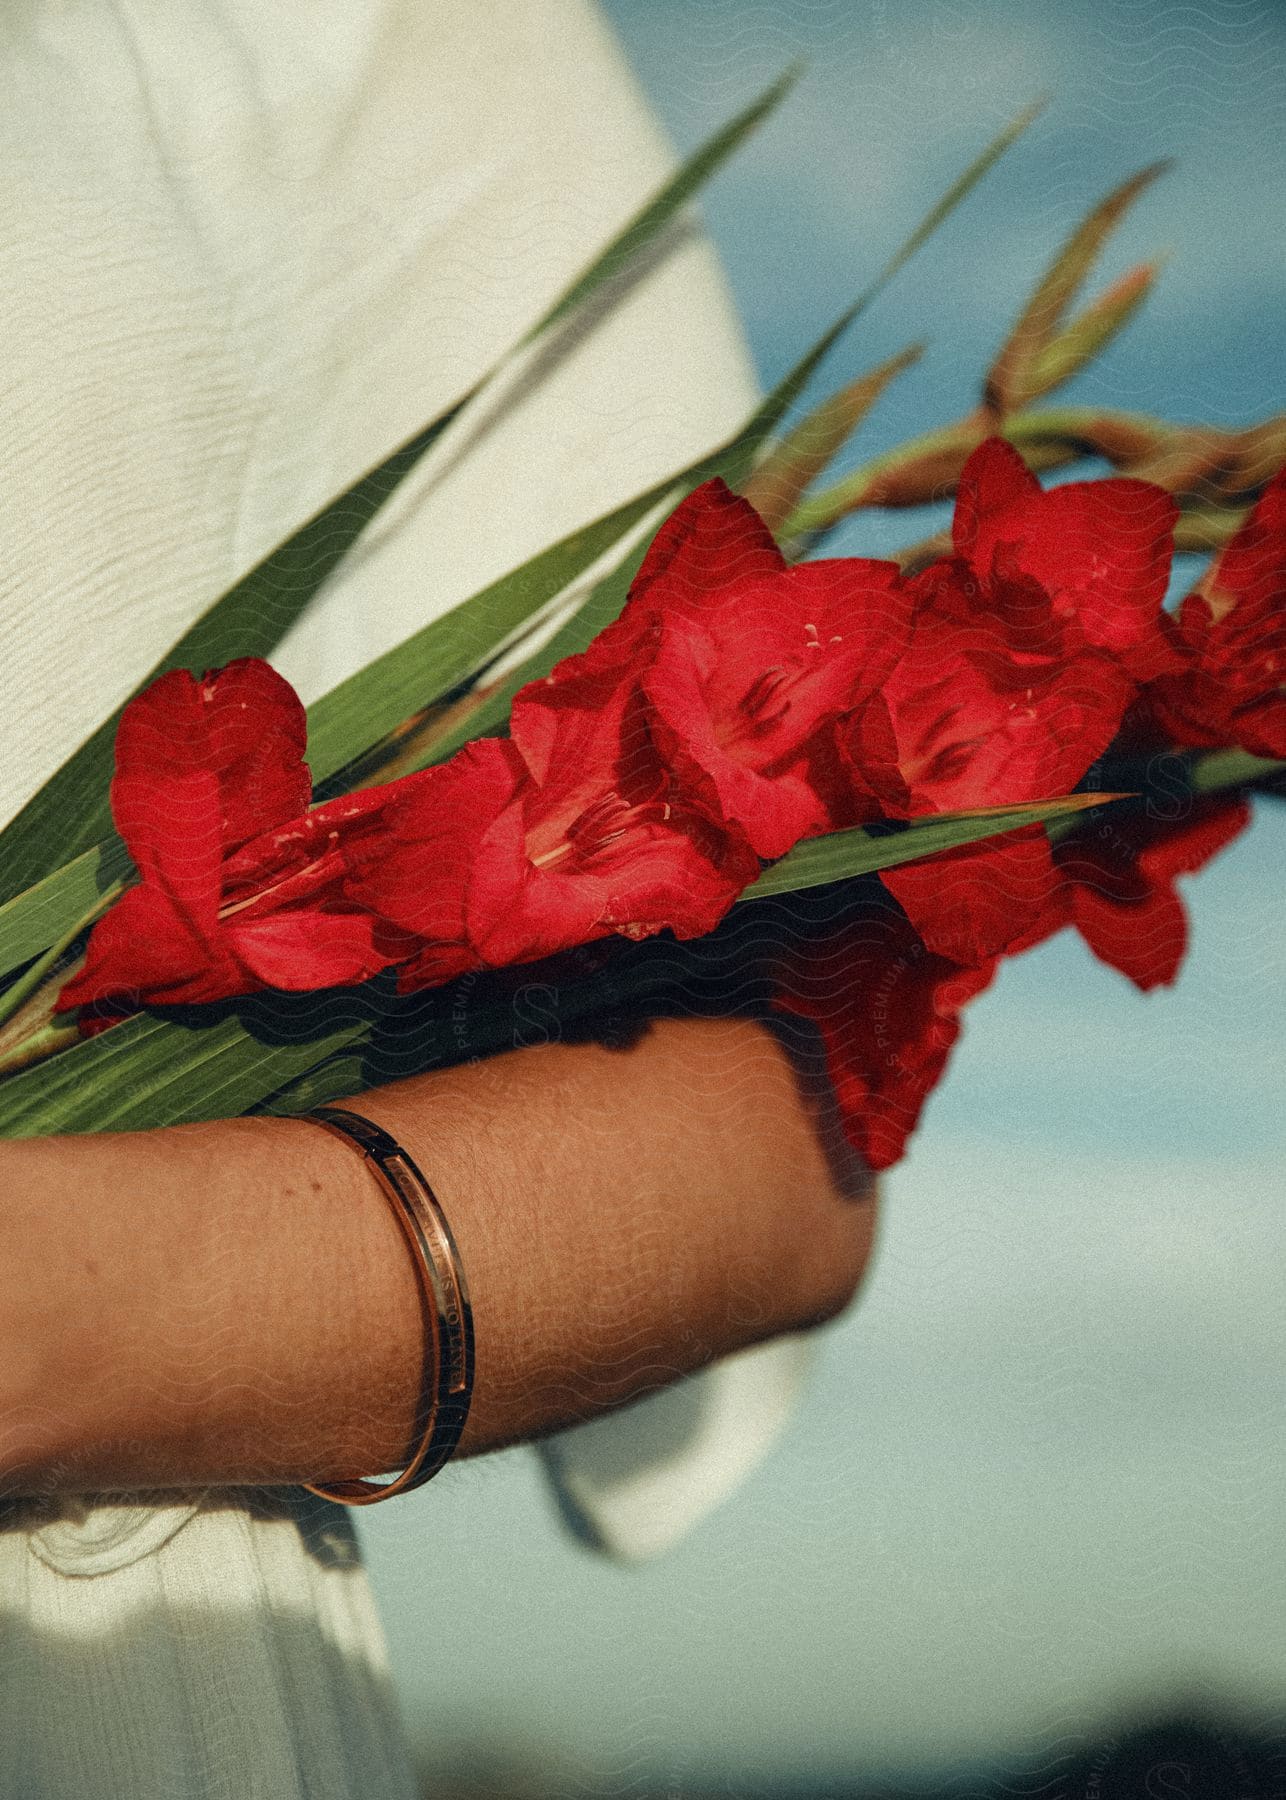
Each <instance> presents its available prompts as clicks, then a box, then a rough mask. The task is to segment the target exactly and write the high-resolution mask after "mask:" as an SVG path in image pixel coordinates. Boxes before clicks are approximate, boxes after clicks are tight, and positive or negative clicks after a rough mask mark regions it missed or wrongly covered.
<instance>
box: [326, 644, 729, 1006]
mask: <svg viewBox="0 0 1286 1800" xmlns="http://www.w3.org/2000/svg"><path fill="white" fill-rule="evenodd" d="M622 635H623V634H618V641H619V638H620V636H622ZM512 733H513V735H512V739H511V740H510V741H508V742H498V741H495V740H486V741H483V742H481V743H478V744H473V745H470V746H469V747H468V748H467V749H466V750H464V751H462V752H461V753H460V754H459V755H458V756H457V757H454V758H453V759H452V761H451V762H450V763H447V764H445V765H444V766H443V767H442V768H441V769H434V770H429V771H427V772H426V775H427V779H426V777H425V776H421V777H415V776H411V777H408V778H407V782H406V784H405V791H404V792H403V794H402V795H401V796H400V797H399V800H398V802H397V803H396V805H395V806H393V807H391V808H390V810H389V813H388V815H387V819H386V834H385V837H384V838H383V839H382V840H381V841H380V843H379V844H378V845H372V846H370V848H369V850H368V851H367V852H366V853H365V854H364V855H363V857H362V859H361V861H360V865H359V866H357V867H356V868H355V871H354V875H353V877H352V878H351V879H350V881H349V884H348V891H349V893H350V894H351V895H352V897H353V898H354V899H355V900H358V901H359V902H360V903H361V904H362V905H364V906H369V907H371V908H373V909H375V910H377V911H379V912H380V913H382V914H383V915H384V916H385V917H386V918H388V919H390V920H392V921H394V922H395V923H396V924H398V925H399V926H402V927H404V928H406V929H408V930H411V931H415V932H417V933H419V934H420V935H421V936H422V937H423V938H425V939H426V940H428V941H427V943H426V947H425V949H424V950H423V952H422V953H421V954H420V955H419V956H417V957H416V958H414V960H413V961H411V962H410V963H408V964H407V966H406V967H405V968H404V969H402V970H400V971H399V974H398V986H399V990H400V991H402V992H410V991H412V990H414V989H416V988H419V987H425V986H431V985H435V984H436V983H438V982H440V981H443V980H447V979H449V978H450V976H451V975H453V974H456V973H459V972H460V971H461V970H463V969H465V968H470V967H481V966H485V967H491V968H500V967H504V966H506V965H508V964H511V963H518V962H531V961H535V960H537V959H538V958H540V957H543V956H550V955H553V954H554V953H556V952H558V951H560V950H568V949H572V948H574V947H575V946H577V945H580V944H586V943H590V942H592V941H594V940H595V939H598V938H601V937H605V936H608V935H610V934H612V933H617V934H620V935H622V936H625V937H630V938H643V937H648V936H651V935H652V934H654V933H656V932H658V931H662V930H666V929H669V930H671V931H673V932H674V933H675V935H676V936H678V937H696V936H700V935H702V934H703V933H705V932H707V931H711V930H713V928H714V926H715V925H717V924H718V922H719V920H720V919H721V918H722V917H723V915H724V913H725V912H726V911H727V910H728V907H729V906H730V905H731V904H732V902H733V900H734V899H735V898H736V897H737V895H738V894H739V893H740V892H741V890H742V888H744V887H745V886H746V885H747V883H748V882H750V881H752V880H753V879H754V877H755V876H756V875H757V874H758V873H759V860H758V858H757V857H756V856H755V855H754V853H753V852H752V851H751V849H750V847H749V845H748V844H746V843H745V841H744V840H743V839H740V838H739V837H737V836H735V835H732V834H730V833H729V832H727V831H726V830H725V829H724V828H723V827H722V826H720V825H719V824H718V823H717V822H716V821H714V820H712V819H711V818H709V817H708V816H707V815H706V814H705V813H704V812H703V811H702V810H701V809H700V808H699V807H697V806H694V805H692V804H691V803H690V801H689V800H688V799H687V798H686V796H685V795H684V794H683V793H682V792H681V791H680V789H679V787H678V786H677V784H676V782H675V780H674V777H673V775H672V773H671V772H670V770H669V769H667V767H666V766H665V764H664V763H663V762H662V761H661V760H660V758H659V756H658V755H657V751H656V747H655V744H654V742H653V740H652V736H651V732H650V729H649V725H648V719H647V713H646V708H645V707H644V705H643V702H642V700H641V697H640V695H639V692H638V689H637V687H636V686H635V685H634V684H633V683H632V682H631V680H630V678H629V674H628V671H627V669H626V668H625V667H623V666H617V665H615V664H613V663H611V662H610V661H609V660H608V658H607V657H606V655H605V654H604V648H603V643H602V639H599V640H597V641H596V643H595V645H594V646H593V647H592V648H591V650H590V651H588V652H586V653H585V655H584V656H580V657H571V658H568V659H567V660H566V661H565V662H564V663H562V664H560V665H559V667H558V668H557V669H556V670H555V671H554V672H553V675H552V676H551V677H550V678H549V679H547V680H546V681H541V682H533V683H532V684H531V685H530V686H529V687H527V688H524V689H523V690H521V692H520V693H519V694H518V695H517V696H516V698H515V701H514V708H513V717H512Z"/></svg>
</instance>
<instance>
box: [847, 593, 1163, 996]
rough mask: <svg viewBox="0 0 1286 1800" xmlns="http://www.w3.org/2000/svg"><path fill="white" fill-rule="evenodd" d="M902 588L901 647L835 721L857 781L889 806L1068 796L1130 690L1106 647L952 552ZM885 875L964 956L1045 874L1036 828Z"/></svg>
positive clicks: (1047, 601) (1024, 919)
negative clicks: (852, 708)
mask: <svg viewBox="0 0 1286 1800" xmlns="http://www.w3.org/2000/svg"><path fill="white" fill-rule="evenodd" d="M910 585H911V588H912V590H913V593H914V595H915V599H916V602H917V611H916V614H915V618H914V622H913V625H912V634H911V643H910V647H909V648H908V650H907V652H906V654H905V655H904V656H903V657H902V658H901V659H900V661H899V662H898V664H897V666H896V668H895V669H894V670H893V672H892V674H891V675H890V676H889V677H888V678H887V679H886V680H885V682H884V683H883V686H882V688H881V690H880V692H879V693H878V694H876V695H875V696H874V697H873V699H872V700H871V702H870V704H869V705H868V706H867V707H866V708H865V709H864V710H863V712H862V713H861V714H860V716H859V717H858V718H857V719H856V720H855V721H854V722H851V723H849V724H847V725H846V726H845V727H844V728H843V729H842V731H841V738H840V742H841V749H842V752H843V754H844V755H845V756H846V757H847V760H848V764H849V768H850V772H851V777H852V781H853V784H854V787H855V789H856V790H857V791H858V792H865V793H867V794H869V795H870V796H871V798H872V800H873V801H874V802H875V803H876V804H877V805H878V806H879V807H880V809H881V810H882V811H883V812H884V813H885V814H887V815H888V816H890V817H893V818H915V817H922V816H925V815H928V814H931V813H935V812H958V811H971V810H976V809H980V808H986V807H990V806H1003V805H1009V804H1011V803H1016V802H1020V801H1026V800H1040V799H1047V798H1050V797H1052V796H1056V795H1059V794H1065V793H1069V792H1070V791H1071V790H1072V789H1073V788H1074V787H1075V786H1076V784H1077V782H1078V781H1079V780H1080V779H1081V777H1082V776H1083V775H1084V774H1085V771H1086V770H1087V769H1088V768H1089V766H1090V764H1091V763H1092V762H1093V761H1094V760H1095V758H1096V757H1098V756H1100V755H1101V754H1102V752H1103V751H1104V750H1105V749H1106V748H1107V746H1108V745H1109V744H1110V743H1111V741H1112V739H1113V737H1114V736H1115V734H1116V731H1117V727H1118V726H1119V724H1120V720H1121V716H1122V714H1123V712H1124V710H1125V706H1126V703H1127V702H1128V700H1129V698H1130V696H1131V694H1132V692H1133V691H1134V690H1133V687H1132V684H1131V683H1130V680H1129V678H1128V676H1127V675H1126V674H1125V672H1124V671H1123V669H1122V668H1121V666H1120V664H1119V663H1118V661H1117V660H1116V658H1115V657H1113V656H1111V655H1109V654H1108V653H1107V652H1106V651H1104V650H1102V649H1099V648H1097V647H1095V646H1094V645H1091V644H1089V643H1087V642H1086V640H1085V638H1084V636H1083V634H1082V633H1081V630H1080V628H1079V626H1078V624H1077V623H1076V620H1075V618H1074V617H1071V616H1069V615H1068V614H1067V613H1066V611H1065V610H1064V609H1063V608H1062V607H1061V606H1060V605H1058V604H1057V603H1056V602H1055V600H1054V599H1053V598H1052V597H1051V596H1050V595H1048V594H1046V593H1045V591H1044V590H1043V589H1042V588H1039V587H1037V586H1035V585H1034V584H1033V583H1030V582H1026V581H1023V582H1018V583H1010V582H1009V581H1002V580H994V581H992V582H990V583H989V584H987V585H984V584H982V583H980V582H979V581H978V579H977V578H976V576H974V575H973V574H972V572H971V571H970V570H969V568H968V566H967V565H966V564H965V563H963V562H962V561H961V560H960V559H959V558H949V559H946V560H944V561H941V562H938V563H935V564H933V565H931V566H930V567H929V568H928V569H926V570H924V572H923V573H922V574H921V575H918V576H916V577H915V579H914V580H913V581H912V582H911V584H910ZM881 879H882V880H883V882H884V885H885V886H886V887H887V888H888V889H889V891H890V893H892V894H893V895H895V897H896V898H897V899H898V900H899V901H900V902H901V904H902V905H903V906H904V907H905V908H906V910H907V912H908V914H909V915H910V917H911V919H912V922H913V923H914V924H915V926H916V928H917V930H918V931H919V932H920V933H921V935H922V936H923V938H924V941H925V943H926V944H927V945H928V947H929V949H930V950H933V951H936V952H937V953H939V954H940V955H943V956H946V957H949V958H951V959H953V960H955V961H958V962H962V963H967V964H969V963H973V962H975V961H978V960H980V959H984V958H986V957H988V956H992V955H995V954H996V953H997V952H998V951H1000V950H1002V949H1004V948H1005V946H1006V945H1007V944H1008V943H1009V942H1010V941H1011V940H1012V939H1013V938H1015V937H1016V936H1019V935H1021V934H1022V933H1023V932H1024V931H1025V930H1027V929H1028V928H1029V927H1030V924H1031V922H1032V920H1033V918H1034V917H1035V916H1036V915H1037V914H1038V913H1039V912H1040V910H1041V909H1042V908H1043V906H1044V905H1045V904H1046V902H1047V900H1048V895H1049V892H1050V889H1051V888H1052V886H1053V884H1054V875H1053V868H1052V865H1051V863H1050V858H1049V847H1048V844H1047V842H1046V840H1045V836H1044V833H1043V831H1041V830H1040V829H1039V828H1029V829H1027V830H1024V831H1021V832H1015V833H1012V834H1010V835H1008V836H1006V837H1005V838H1003V839H1000V840H991V841H989V842H987V843H984V844H979V845H976V846H969V847H968V848H965V849H962V850H958V851H953V852H951V853H950V854H949V855H944V856H938V857H934V858H932V859H931V860H930V861H928V862H925V863H919V864H907V865H904V866H903V867H901V868H897V869H889V870H886V871H885V872H884V873H883V875H882V877H881Z"/></svg>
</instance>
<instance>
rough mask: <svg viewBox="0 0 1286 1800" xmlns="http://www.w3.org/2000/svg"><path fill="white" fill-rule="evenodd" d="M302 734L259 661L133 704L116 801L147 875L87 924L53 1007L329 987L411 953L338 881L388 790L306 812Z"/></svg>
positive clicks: (179, 681) (295, 707)
mask: <svg viewBox="0 0 1286 1800" xmlns="http://www.w3.org/2000/svg"><path fill="white" fill-rule="evenodd" d="M304 734H305V721H304V709H303V707H302V705H301V704H300V702H299V699H298V697H297V695H296V694H295V692H294V690H293V689H292V688H291V686H290V685H289V683H288V682H286V681H284V680H283V679H282V678H281V676H279V675H278V674H276V673H275V672H274V670H273V669H271V668H270V667H269V665H268V664H267V663H265V662H263V661H261V660H260V659H259V658H257V657H242V658H240V659H238V660H237V661H235V662H231V663H229V664H228V665H227V667H226V668H224V669H221V670H217V671H211V672H207V673H206V675H205V676H204V677H203V678H202V679H201V680H199V681H198V680H197V679H196V678H195V677H194V676H192V675H191V674H189V673H188V672H187V671H186V670H183V669H179V670H174V671H172V672H171V673H170V674H167V675H163V676H161V677H159V678H158V679H157V680H156V681H154V682H153V683H152V684H151V686H150V687H148V688H147V689H146V690H145V692H143V693H142V694H139V695H137V696H136V697H135V699H133V700H131V701H130V703H129V704H128V706H126V708H125V710H124V712H123V714H122V716H121V722H120V726H119V728H118V731H117V735H116V773H115V776H114V778H113V780H112V786H111V801H112V814H113V817H114V818H115V821H116V826H117V829H118V830H119V832H120V834H121V836H122V838H123V839H124V840H125V845H126V848H127V849H128V850H129V852H130V855H131V856H132V857H133V859H134V862H135V864H136V865H137V868H138V871H139V874H140V876H141V877H142V880H141V882H140V884H139V885H138V886H136V887H132V888H129V889H127V890H126V892H125V893H124V894H123V895H122V896H121V898H120V899H119V900H118V901H117V902H116V904H115V905H114V906H113V907H112V909H111V910H110V912H108V913H106V914H105V915H104V917H103V918H102V919H100V920H99V922H98V923H97V924H96V925H95V926H94V928H93V930H92V932H91V933H90V937H89V944H88V948H87V952H86V959H85V966H84V968H83V970H82V971H81V972H80V973H79V974H78V975H76V976H75V977H74V978H73V979H72V980H71V981H69V982H67V983H66V984H65V985H64V987H63V988H62V991H61V992H60V994H59V996H58V1000H57V1002H56V1006H57V1009H58V1010H60V1011H62V1010H65V1009H66V1008H68V1007H72V1006H92V1005H95V1004H97V1003H104V1002H105V1003H107V1005H108V1007H109V1008H117V1009H124V1010H132V1009H134V1008H136V1007H138V1006H141V1005H166V1004H176V1003H180V1002H184V1003H186V1002H194V1001H205V1000H218V999H223V998H226V997H228V996H230V995H234V994H244V993H250V992H252V991H253V990H255V989H257V988H262V987H277V988H288V989H297V990H307V989H311V988H318V987H328V986H332V985H336V984H340V983H345V982H350V981H360V980H364V979H366V978H367V977H368V976H370V975H372V974H374V973H375V972H376V971H377V970H379V969H382V968H384V967H386V966H387V965H388V964H389V963H390V962H393V961H396V960H397V958H398V956H400V955H405V954H406V953H407V950H408V949H409V947H410V946H409V944H408V943H407V942H406V941H405V940H400V941H399V940H397V939H396V938H395V937H394V936H392V935H391V934H389V932H388V931H387V928H386V927H384V926H382V925H381V924H380V922H379V921H378V920H375V919H373V918H370V917H368V916H365V915H363V914H362V913H360V912H357V911H355V910H354V909H353V908H352V906H351V905H350V904H349V903H348V902H347V901H346V900H345V898H344V897H343V894H342V891H341V884H342V880H343V877H344V875H345V873H346V870H347V856H348V853H349V851H350V849H351V847H352V845H353V843H354V842H355V841H356V839H357V837H358V836H360V835H361V834H362V833H363V832H365V831H369V830H371V829H373V828H374V827H375V826H376V824H377V823H378V815H379V811H380V808H381V807H382V805H383V804H384V801H385V800H386V799H387V797H388V790H387V789H371V790H368V791H366V792H364V793H359V794H354V795H346V796H344V797H343V798H341V799H338V800H333V801H331V802H329V803H328V804H327V805H326V806H323V807H318V808H315V809H314V810H313V811H311V812H308V811H306V810H305V809H306V808H307V805H308V799H309V795H310V792H311V781H310V778H309V773H308V767H307V765H306V763H305V762H304V761H303V749H304ZM87 1023H89V1024H91V1025H92V1021H87Z"/></svg>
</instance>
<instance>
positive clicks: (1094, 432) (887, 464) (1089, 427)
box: [780, 406, 1175, 540]
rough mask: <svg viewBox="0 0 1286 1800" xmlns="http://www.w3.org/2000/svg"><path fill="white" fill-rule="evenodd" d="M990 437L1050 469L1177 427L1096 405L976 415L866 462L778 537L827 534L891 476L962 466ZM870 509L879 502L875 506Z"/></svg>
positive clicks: (1148, 444)
mask: <svg viewBox="0 0 1286 1800" xmlns="http://www.w3.org/2000/svg"><path fill="white" fill-rule="evenodd" d="M992 431H994V432H996V433H997V434H998V435H999V436H1001V437H1004V438H1006V439H1007V440H1008V441H1009V442H1010V443H1011V444H1013V445H1015V446H1016V448H1018V449H1020V450H1023V451H1024V452H1026V453H1028V460H1029V461H1034V462H1038V463H1039V464H1040V465H1041V466H1044V467H1056V466H1058V465H1059V464H1060V463H1068V462H1075V461H1076V460H1077V459H1078V458H1080V457H1083V456H1098V455H1101V454H1102V449H1101V448H1100V444H1101V441H1102V440H1103V439H1104V438H1105V437H1108V438H1110V439H1111V440H1112V441H1113V442H1114V443H1117V444H1119V445H1127V444H1132V445H1133V446H1134V447H1135V448H1137V449H1138V450H1140V451H1142V450H1143V449H1144V448H1150V449H1155V448H1156V447H1157V446H1158V444H1159V443H1160V442H1162V441H1163V440H1167V441H1168V440H1169V439H1170V438H1172V437H1173V436H1174V431H1175V428H1174V427H1173V426H1171V425H1167V424H1166V423H1165V422H1164V421H1163V420H1161V419H1153V418H1150V417H1148V416H1147V415H1146V414H1143V413H1125V412H1108V411H1105V410H1104V409H1103V408H1101V407H1094V406H1056V407H1045V408H1043V409H1041V410H1039V411H1031V412H1024V413H1014V414H1012V415H1011V416H1010V417H1009V418H1008V419H1003V420H997V421H992V420H989V419H988V417H987V415H986V414H984V413H982V412H975V413H972V414H971V415H970V416H969V417H968V418H965V419H959V420H957V421H956V423H955V424H953V425H944V426H941V427H940V428H939V429H938V430H936V431H927V432H925V433H924V434H923V435H922V436H920V437H917V438H910V439H908V441H907V442H906V443H905V444H899V445H898V446H897V447H896V448H895V449H892V450H886V451H885V452H884V453H883V454H882V455H880V456H876V457H872V458H871V460H870V461H869V462H866V463H863V464H862V466H861V467H860V468H857V469H854V470H853V472H852V473H851V474H849V475H846V476H845V477H844V478H843V480H842V481H838V482H836V483H835V484H834V485H833V486H832V487H828V488H825V489H823V491H822V492H821V493H820V494H815V495H813V497H812V498H811V499H808V500H805V501H804V502H803V503H802V505H800V506H798V507H796V509H795V511H794V512H793V513H792V514H791V516H790V518H789V519H788V520H787V521H786V523H785V525H784V526H783V527H782V529H781V534H780V535H781V537H782V538H783V539H785V540H790V539H794V538H807V537H808V536H809V535H810V534H812V533H814V532H820V531H825V530H828V529H829V528H830V527H831V526H832V525H834V524H835V523H836V522H837V521H838V520H839V519H841V518H842V517H844V515H845V514H846V513H850V512H856V511H857V510H858V509H859V508H860V507H862V506H866V505H870V504H872V503H873V502H872V499H871V496H872V495H875V494H876V493H877V492H878V488H879V485H880V483H881V482H882V481H886V480H887V478H888V477H889V476H892V475H897V474H899V473H901V472H902V471H903V470H906V469H910V468H914V466H915V465H916V464H917V463H921V462H926V463H927V462H932V461H933V460H934V459H936V458H955V457H958V458H960V460H962V461H963V459H964V458H965V457H967V456H968V455H969V453H970V452H971V451H972V450H975V449H976V448H977V446H978V445H979V444H980V443H981V442H982V440H983V439H984V438H985V437H986V436H987V435H988V433H989V432H992ZM930 497H931V496H927V495H926V497H925V500H923V501H916V502H913V504H927V501H928V499H929V498H930ZM939 497H940V496H939ZM874 504H882V502H880V501H878V500H876V501H875V502H874Z"/></svg>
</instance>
